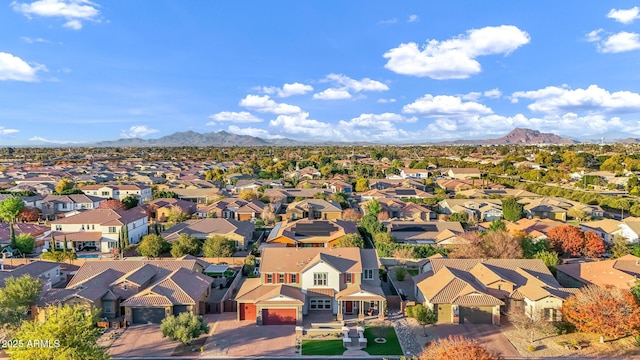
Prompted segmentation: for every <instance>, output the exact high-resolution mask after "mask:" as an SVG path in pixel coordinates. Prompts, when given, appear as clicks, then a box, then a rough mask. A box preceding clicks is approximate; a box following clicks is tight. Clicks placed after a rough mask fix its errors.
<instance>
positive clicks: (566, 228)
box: [547, 225, 584, 256]
mask: <svg viewBox="0 0 640 360" xmlns="http://www.w3.org/2000/svg"><path fill="white" fill-rule="evenodd" d="M547 237H548V238H549V243H550V244H551V246H552V247H553V248H554V250H555V251H556V252H558V253H569V254H571V255H574V256H576V255H580V253H581V252H582V249H583V247H584V235H583V233H582V231H581V230H580V229H578V228H577V227H575V226H573V225H563V226H558V227H555V228H553V229H551V230H549V233H548V234H547Z"/></svg>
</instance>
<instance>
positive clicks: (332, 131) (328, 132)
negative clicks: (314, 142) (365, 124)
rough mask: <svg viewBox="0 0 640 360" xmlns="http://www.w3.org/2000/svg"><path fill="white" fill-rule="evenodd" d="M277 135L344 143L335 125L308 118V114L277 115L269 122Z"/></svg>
mask: <svg viewBox="0 0 640 360" xmlns="http://www.w3.org/2000/svg"><path fill="white" fill-rule="evenodd" d="M269 126H270V127H273V128H276V129H277V130H278V133H279V134H283V135H285V136H293V137H300V138H305V139H326V140H329V139H332V140H337V141H344V139H345V135H344V133H343V132H342V131H340V129H338V128H337V127H336V126H335V124H330V123H326V122H322V121H319V120H314V119H310V118H309V113H308V112H301V113H297V114H291V115H279V116H278V117H276V118H275V119H273V120H271V121H270V122H269Z"/></svg>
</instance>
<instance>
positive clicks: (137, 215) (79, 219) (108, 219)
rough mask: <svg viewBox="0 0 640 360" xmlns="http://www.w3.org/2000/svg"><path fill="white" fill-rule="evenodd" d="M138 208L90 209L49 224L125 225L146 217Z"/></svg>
mask: <svg viewBox="0 0 640 360" xmlns="http://www.w3.org/2000/svg"><path fill="white" fill-rule="evenodd" d="M138 208H139V207H136V208H133V209H130V210H114V209H90V210H86V211H83V212H80V213H78V214H76V215H72V216H68V217H65V218H62V219H58V220H54V221H52V222H51V224H101V225H125V224H129V223H132V222H134V221H136V220H139V219H143V218H146V217H147V215H146V214H145V213H144V212H143V211H140V210H139V209H138Z"/></svg>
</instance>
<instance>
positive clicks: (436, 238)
mask: <svg viewBox="0 0 640 360" xmlns="http://www.w3.org/2000/svg"><path fill="white" fill-rule="evenodd" d="M384 224H385V226H386V227H387V232H388V233H389V234H391V236H393V237H394V238H395V239H396V241H397V242H399V243H404V244H431V245H450V244H457V243H460V242H462V241H464V240H462V239H460V238H459V236H460V235H462V234H463V233H464V229H463V228H462V224H460V223H459V222H457V221H428V222H421V221H396V220H392V221H388V222H384Z"/></svg>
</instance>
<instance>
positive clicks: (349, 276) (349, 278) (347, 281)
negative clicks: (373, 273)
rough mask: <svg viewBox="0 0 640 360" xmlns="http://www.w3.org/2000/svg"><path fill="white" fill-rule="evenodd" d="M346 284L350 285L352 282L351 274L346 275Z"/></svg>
mask: <svg viewBox="0 0 640 360" xmlns="http://www.w3.org/2000/svg"><path fill="white" fill-rule="evenodd" d="M345 282H346V283H352V282H353V274H351V273H347V278H346V281H345Z"/></svg>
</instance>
